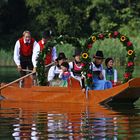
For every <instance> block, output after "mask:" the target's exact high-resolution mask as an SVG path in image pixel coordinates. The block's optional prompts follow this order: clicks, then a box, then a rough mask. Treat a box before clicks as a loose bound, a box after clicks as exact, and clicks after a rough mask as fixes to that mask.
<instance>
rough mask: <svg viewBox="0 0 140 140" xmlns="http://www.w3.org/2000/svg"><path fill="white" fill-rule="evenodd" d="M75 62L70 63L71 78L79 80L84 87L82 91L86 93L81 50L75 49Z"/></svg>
mask: <svg viewBox="0 0 140 140" xmlns="http://www.w3.org/2000/svg"><path fill="white" fill-rule="evenodd" d="M73 57H74V61H73V62H70V63H69V69H70V71H71V77H73V78H74V79H76V80H78V81H79V82H80V85H81V87H82V91H83V92H84V91H85V84H84V78H83V77H82V74H81V72H82V62H81V50H79V49H75V52H74V55H73Z"/></svg>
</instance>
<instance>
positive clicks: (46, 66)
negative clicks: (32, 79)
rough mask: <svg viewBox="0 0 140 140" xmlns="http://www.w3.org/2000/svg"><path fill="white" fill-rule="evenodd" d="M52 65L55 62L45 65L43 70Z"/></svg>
mask: <svg viewBox="0 0 140 140" xmlns="http://www.w3.org/2000/svg"><path fill="white" fill-rule="evenodd" d="M54 63H55V62H52V63H50V64H48V65H45V68H47V67H49V66H51V65H53V64H54Z"/></svg>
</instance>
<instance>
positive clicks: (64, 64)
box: [61, 62, 69, 69]
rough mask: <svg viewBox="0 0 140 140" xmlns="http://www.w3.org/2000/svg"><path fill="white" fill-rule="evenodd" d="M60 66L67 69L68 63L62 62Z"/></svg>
mask: <svg viewBox="0 0 140 140" xmlns="http://www.w3.org/2000/svg"><path fill="white" fill-rule="evenodd" d="M61 66H64V67H66V68H67V69H69V63H68V62H63V63H62V64H61Z"/></svg>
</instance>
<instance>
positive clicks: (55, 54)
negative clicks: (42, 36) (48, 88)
mask: <svg viewBox="0 0 140 140" xmlns="http://www.w3.org/2000/svg"><path fill="white" fill-rule="evenodd" d="M41 42H42V44H44V41H43V40H41ZM44 45H45V44H44ZM37 46H39V47H40V45H39V44H38V43H37ZM56 58H57V53H56V47H55V46H54V47H53V48H52V60H53V61H55V60H56Z"/></svg>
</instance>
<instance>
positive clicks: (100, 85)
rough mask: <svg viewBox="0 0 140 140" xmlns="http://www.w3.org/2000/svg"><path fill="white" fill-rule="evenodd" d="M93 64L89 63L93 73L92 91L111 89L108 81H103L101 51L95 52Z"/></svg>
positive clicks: (102, 57)
mask: <svg viewBox="0 0 140 140" xmlns="http://www.w3.org/2000/svg"><path fill="white" fill-rule="evenodd" d="M93 58H94V62H92V63H91V70H92V72H93V87H92V88H91V89H93V90H104V89H107V88H111V87H112V83H111V82H110V81H107V80H104V76H103V73H102V71H103V66H102V63H103V60H104V55H103V52H102V51H97V52H96V55H94V56H93Z"/></svg>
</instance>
